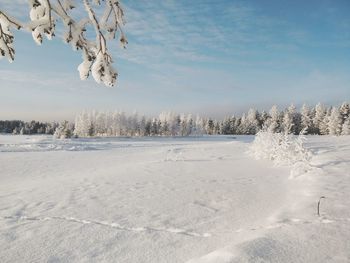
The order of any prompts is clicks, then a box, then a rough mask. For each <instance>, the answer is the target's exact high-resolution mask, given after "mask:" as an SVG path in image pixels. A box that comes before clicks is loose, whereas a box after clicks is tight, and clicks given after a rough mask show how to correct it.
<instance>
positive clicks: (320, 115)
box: [312, 103, 328, 134]
mask: <svg viewBox="0 0 350 263" xmlns="http://www.w3.org/2000/svg"><path fill="white" fill-rule="evenodd" d="M325 118H326V109H325V108H324V106H323V105H322V104H321V103H318V104H317V105H316V108H315V117H314V118H313V120H312V122H313V127H314V132H315V134H326V133H327V128H326V127H327V126H328V125H326V123H327V120H326V119H325Z"/></svg>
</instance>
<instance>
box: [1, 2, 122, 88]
mask: <svg viewBox="0 0 350 263" xmlns="http://www.w3.org/2000/svg"><path fill="white" fill-rule="evenodd" d="M28 4H29V10H28V11H29V19H30V21H28V22H22V21H19V20H18V19H16V18H14V17H12V16H11V14H9V13H8V12H6V10H0V58H3V57H6V58H7V59H8V60H9V61H10V62H12V61H13V60H14V59H15V45H14V35H13V31H14V30H20V29H24V30H26V31H29V32H31V33H32V36H33V39H34V41H35V42H36V43H37V44H38V45H40V44H41V43H42V42H43V40H44V37H46V38H47V39H48V40H51V39H52V38H53V37H54V36H55V33H56V31H57V30H56V27H57V25H58V24H61V25H63V27H64V32H63V35H62V37H63V40H64V41H65V43H67V44H69V45H71V46H72V48H73V49H74V50H79V51H81V52H82V58H83V62H82V63H81V64H80V65H79V67H78V71H79V74H80V78H81V79H82V80H85V79H87V78H88V77H89V75H90V74H91V75H92V77H93V78H94V79H95V81H96V82H98V83H103V84H105V85H106V86H110V87H111V86H114V85H115V84H116V80H117V76H118V73H117V71H116V70H115V69H114V68H113V66H112V63H113V60H112V56H111V53H110V51H109V50H108V47H107V45H108V43H107V40H108V39H111V40H113V39H116V38H118V39H119V41H120V43H121V45H122V47H125V46H126V44H127V40H126V37H125V35H124V33H123V30H122V27H123V25H124V13H123V9H122V7H121V5H120V1H119V0H93V1H91V0H81V1H74V0H28ZM75 7H77V8H81V9H82V11H84V12H79V14H81V13H83V14H84V15H83V17H73V15H72V14H71V10H72V9H74V8H75ZM102 8H104V12H103V14H101V15H100V16H98V15H97V14H98V12H97V10H100V9H102Z"/></svg>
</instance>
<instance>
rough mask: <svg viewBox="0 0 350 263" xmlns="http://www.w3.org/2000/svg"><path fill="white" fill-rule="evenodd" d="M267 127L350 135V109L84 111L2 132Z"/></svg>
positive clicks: (9, 124) (11, 125) (6, 125)
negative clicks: (211, 113) (214, 113)
mask: <svg viewBox="0 0 350 263" xmlns="http://www.w3.org/2000/svg"><path fill="white" fill-rule="evenodd" d="M261 129H265V130H268V131H271V132H274V133H280V132H284V133H292V134H299V133H300V132H301V131H303V133H305V134H318V135H328V134H329V135H350V106H349V103H348V102H344V103H343V104H342V105H341V106H339V107H338V106H331V107H326V106H324V105H322V104H321V103H318V104H317V105H316V106H315V107H308V106H307V105H303V106H302V108H301V109H300V111H297V109H296V107H295V106H294V105H293V104H292V105H290V106H289V107H288V108H286V109H284V110H279V109H278V107H277V106H273V107H272V108H271V109H270V110H269V111H268V112H267V111H262V112H259V111H258V110H255V109H250V110H249V111H248V112H247V113H243V114H242V115H241V116H235V115H232V116H229V117H226V118H224V119H223V120H215V119H212V118H204V117H201V116H193V115H191V114H176V113H173V112H163V113H161V114H160V115H159V116H158V117H156V118H155V117H153V118H149V117H146V116H142V115H141V116H140V115H139V114H137V113H134V114H131V115H127V114H126V113H124V112H119V111H115V112H101V111H91V112H87V111H84V112H81V113H80V114H78V115H77V116H76V118H75V122H74V123H71V122H68V121H64V122H61V123H57V122H53V123H40V122H35V121H32V122H23V121H0V132H2V133H13V134H53V135H55V137H57V138H70V137H72V136H76V137H95V136H191V135H192V136H196V135H197V136H199V135H220V134H222V135H254V134H256V133H257V132H258V131H260V130H261Z"/></svg>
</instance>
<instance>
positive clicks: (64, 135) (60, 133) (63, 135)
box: [53, 121, 73, 139]
mask: <svg viewBox="0 0 350 263" xmlns="http://www.w3.org/2000/svg"><path fill="white" fill-rule="evenodd" d="M70 126H71V125H70V124H69V123H68V121H64V122H62V123H61V124H60V125H59V126H58V127H57V128H56V130H55V133H54V135H53V136H54V137H55V138H56V139H68V138H71V137H72V135H73V132H72V127H70Z"/></svg>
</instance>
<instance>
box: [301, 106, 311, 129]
mask: <svg viewBox="0 0 350 263" xmlns="http://www.w3.org/2000/svg"><path fill="white" fill-rule="evenodd" d="M311 125H312V122H311V112H310V109H309V107H308V106H307V105H306V104H304V105H303V107H302V108H301V129H302V130H304V129H306V131H308V132H311Z"/></svg>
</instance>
